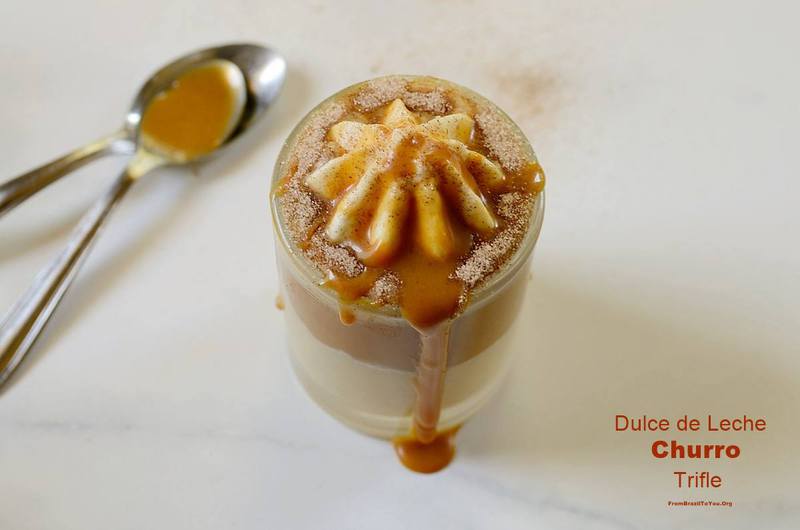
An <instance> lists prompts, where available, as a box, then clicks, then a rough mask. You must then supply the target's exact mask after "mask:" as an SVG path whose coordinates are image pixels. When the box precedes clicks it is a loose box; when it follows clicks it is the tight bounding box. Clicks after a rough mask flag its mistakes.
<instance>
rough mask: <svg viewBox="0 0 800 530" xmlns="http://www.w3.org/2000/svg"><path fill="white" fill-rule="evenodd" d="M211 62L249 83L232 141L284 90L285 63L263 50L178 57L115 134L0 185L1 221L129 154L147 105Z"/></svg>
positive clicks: (245, 47)
mask: <svg viewBox="0 0 800 530" xmlns="http://www.w3.org/2000/svg"><path fill="white" fill-rule="evenodd" d="M211 59H227V60H229V61H231V62H233V63H234V64H236V65H237V66H239V68H241V70H242V72H243V73H244V74H245V76H246V78H247V81H248V90H249V92H250V96H251V97H250V98H248V100H249V101H248V105H249V106H250V107H249V108H247V109H246V115H245V116H244V117H243V120H242V123H241V126H240V127H239V129H240V130H239V131H234V134H233V135H232V136H231V138H230V139H233V138H234V137H235V136H237V135H238V133H239V132H241V131H243V130H245V129H246V128H247V126H248V125H249V124H250V121H252V120H253V119H254V118H255V117H257V116H258V115H259V114H260V113H261V111H263V110H264V109H265V108H266V107H267V106H269V104H270V103H271V102H272V100H273V99H274V98H275V96H276V95H277V93H278V91H279V90H280V87H281V85H282V80H283V77H284V75H285V69H286V64H285V62H284V61H283V59H281V58H280V57H279V56H278V55H277V54H276V53H275V52H273V51H271V50H268V49H266V48H264V47H262V46H257V45H252V44H233V45H228V46H219V47H215V48H208V49H206V50H200V51H198V52H194V53H191V54H189V55H186V56H184V57H181V58H180V59H178V60H176V61H173V62H172V63H170V64H168V65H167V66H165V67H163V68H162V69H161V70H159V71H158V72H156V73H155V74H154V75H153V76H152V77H151V78H150V79H149V80H148V81H147V83H145V84H144V86H142V88H141V89H140V90H139V93H138V94H137V95H136V98H135V99H134V100H133V104H132V105H131V108H130V110H129V111H128V114H127V115H126V116H125V121H124V123H123V125H122V127H121V128H120V129H119V130H118V131H115V132H113V133H111V134H109V135H107V136H104V137H102V138H100V139H99V140H96V141H94V142H91V143H89V144H87V145H85V146H83V147H80V148H78V149H76V150H74V151H72V152H71V153H68V154H66V155H64V156H62V157H60V158H57V159H56V160H53V161H52V162H49V163H47V164H45V165H43V166H41V167H38V168H36V169H33V170H31V171H28V172H27V173H24V174H22V175H20V176H18V177H16V178H13V179H11V180H9V181H7V182H4V183H3V184H0V217H2V216H3V215H4V214H6V213H8V212H9V211H10V210H11V209H13V208H14V207H15V206H17V205H19V204H20V203H21V202H23V201H25V200H26V199H28V198H29V197H30V196H32V195H33V194H35V193H37V192H38V191H40V190H42V189H43V188H45V187H46V186H48V185H50V184H52V183H53V182H55V181H56V180H58V179H60V178H61V177H63V176H64V175H66V174H68V173H70V172H71V171H74V170H75V169H77V168H79V167H81V166H83V165H84V164H86V163H88V162H91V161H92V160H96V159H97V158H100V157H102V156H104V155H109V154H128V155H130V154H133V153H134V152H135V151H136V147H137V141H138V139H137V135H138V128H139V121H140V120H141V118H142V112H144V108H145V106H146V104H147V103H148V102H149V101H150V100H151V99H152V98H153V97H154V96H155V95H156V94H158V93H159V92H161V91H162V90H163V89H164V88H165V87H166V86H168V85H169V83H171V82H172V81H173V80H174V79H175V77H176V75H177V74H179V73H180V72H183V71H184V70H185V69H186V68H187V67H189V66H191V65H194V64H198V63H201V62H204V61H207V60H211Z"/></svg>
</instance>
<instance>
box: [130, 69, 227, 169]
mask: <svg viewBox="0 0 800 530" xmlns="http://www.w3.org/2000/svg"><path fill="white" fill-rule="evenodd" d="M236 102H237V98H236V92H235V91H234V89H233V87H232V86H231V82H230V80H229V79H228V77H227V76H226V72H225V70H224V69H223V68H221V67H220V66H219V65H208V66H201V67H198V68H194V69H192V70H190V71H188V72H187V73H185V74H184V75H182V76H181V77H179V78H178V79H177V80H176V81H175V82H174V83H173V84H172V86H171V87H170V88H169V89H167V90H165V91H164V92H162V93H160V94H158V95H157V96H156V97H155V98H154V99H153V101H152V102H151V103H150V105H148V107H147V109H145V112H144V116H143V117H142V125H141V131H142V134H143V135H144V136H145V138H146V139H149V140H152V141H153V142H154V143H155V144H156V146H157V147H160V148H164V149H168V150H170V151H174V152H177V153H179V154H180V155H182V156H185V157H187V158H189V159H191V158H195V157H197V156H200V155H204V154H206V153H209V152H211V151H213V150H214V149H216V148H217V147H219V146H220V145H221V144H222V142H224V141H225V138H226V136H227V133H228V131H229V129H230V120H231V118H232V115H233V112H234V111H235V108H236Z"/></svg>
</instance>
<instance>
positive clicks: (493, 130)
mask: <svg viewBox="0 0 800 530" xmlns="http://www.w3.org/2000/svg"><path fill="white" fill-rule="evenodd" d="M475 124H476V125H477V126H478V129H479V130H480V132H481V135H482V137H483V142H484V143H485V144H486V148H487V149H488V150H489V154H491V155H492V156H493V157H494V158H495V159H497V161H498V162H500V165H501V166H503V169H505V170H506V171H518V170H519V169H520V168H522V166H523V165H524V164H525V163H526V162H528V158H529V157H528V155H527V153H526V151H527V150H526V145H527V141H526V140H525V138H523V137H522V135H521V134H520V132H519V130H517V128H516V127H514V126H513V125H512V124H511V123H510V121H509V120H508V118H506V117H505V116H503V115H502V114H501V113H500V111H499V110H497V109H490V108H483V109H481V110H480V111H479V112H478V113H477V114H476V115H475Z"/></svg>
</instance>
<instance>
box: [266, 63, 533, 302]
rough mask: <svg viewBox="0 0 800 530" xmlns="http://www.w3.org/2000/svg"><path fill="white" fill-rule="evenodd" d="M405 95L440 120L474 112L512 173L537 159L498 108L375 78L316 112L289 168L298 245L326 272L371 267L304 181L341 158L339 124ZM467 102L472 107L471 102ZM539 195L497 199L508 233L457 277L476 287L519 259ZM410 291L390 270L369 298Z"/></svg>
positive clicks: (290, 219)
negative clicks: (333, 138)
mask: <svg viewBox="0 0 800 530" xmlns="http://www.w3.org/2000/svg"><path fill="white" fill-rule="evenodd" d="M396 98H400V99H401V100H402V101H403V102H404V103H405V104H406V105H407V106H408V107H409V108H410V109H411V110H414V111H416V112H423V113H425V112H427V113H431V114H436V115H442V114H446V113H448V112H453V111H454V109H458V111H459V112H467V110H466V108H470V109H474V110H471V111H470V112H469V114H473V118H474V120H475V124H476V132H477V133H478V140H479V142H480V143H481V144H482V145H483V146H484V148H485V150H486V152H487V153H488V156H489V157H490V158H492V159H494V161H496V162H498V163H499V164H500V165H501V166H502V167H503V169H504V170H506V171H508V172H513V171H517V170H518V169H520V168H522V167H523V166H524V165H525V164H527V163H528V162H530V159H531V154H530V151H529V148H528V144H527V141H526V140H525V138H524V137H522V135H521V133H520V132H519V130H518V129H517V128H516V127H515V126H514V125H513V124H512V123H510V121H509V120H508V118H507V117H506V116H505V115H504V114H503V113H502V112H501V111H499V110H498V109H496V108H494V107H493V106H491V105H488V104H485V103H483V102H478V101H475V100H474V99H473V98H472V97H471V96H469V95H468V94H465V93H463V92H461V91H457V90H452V89H448V88H442V87H439V86H435V85H432V84H428V85H420V86H417V85H416V84H414V85H413V86H412V85H411V84H410V83H409V81H408V80H407V79H406V78H403V77H399V76H393V77H385V78H379V79H375V80H372V81H368V82H367V83H364V84H363V85H362V86H360V87H359V88H358V89H357V91H355V92H354V93H353V94H352V95H351V96H350V97H348V98H346V99H345V100H344V103H341V102H331V103H329V104H327V105H326V106H325V107H323V108H321V109H318V110H317V111H315V113H314V115H313V116H312V117H311V118H310V119H309V120H308V121H307V123H306V124H305V126H304V128H303V130H302V131H301V132H300V133H299V135H298V137H297V140H296V142H295V145H294V146H293V147H292V151H291V155H290V157H289V159H288V162H287V163H285V164H284V166H283V169H282V171H283V172H284V173H283V176H282V178H283V185H282V187H281V190H280V193H279V205H280V208H281V212H282V215H283V218H284V222H285V226H286V229H287V230H288V232H289V234H290V236H291V240H292V241H293V242H294V244H295V245H297V247H298V248H300V249H301V250H302V252H303V253H304V254H305V256H306V257H307V258H308V259H309V260H311V262H313V263H314V264H315V265H316V266H317V267H318V268H319V269H320V270H321V271H322V272H323V273H329V272H332V273H334V274H336V275H340V276H344V277H348V278H352V277H356V276H358V275H359V274H361V273H362V272H364V270H365V267H364V265H363V264H362V263H361V262H360V261H359V260H358V258H357V257H356V256H355V255H354V254H353V253H352V251H351V250H349V249H348V248H346V247H343V246H339V245H334V244H332V243H331V242H330V241H328V240H327V238H326V237H325V235H324V230H323V229H322V226H323V224H324V222H325V220H326V218H327V215H328V208H329V207H328V206H326V205H325V204H324V203H323V202H321V201H320V200H319V199H318V198H317V197H316V196H315V195H314V193H313V192H311V190H309V189H308V188H307V187H306V186H305V184H304V182H303V180H304V178H305V177H306V176H307V175H308V174H309V173H310V172H311V171H313V170H314V169H316V168H317V167H319V166H320V165H322V164H323V163H325V162H326V161H328V160H330V159H331V158H334V157H335V156H337V154H336V147H335V146H334V145H333V144H332V143H330V142H329V141H328V140H327V133H328V130H329V129H330V127H331V126H333V125H334V124H335V123H338V122H339V121H342V120H345V119H356V120H363V114H360V113H364V112H371V111H373V110H376V109H378V108H380V107H381V106H383V105H385V104H387V103H389V102H391V101H392V100H394V99H396ZM465 102H466V105H465ZM534 199H535V196H531V195H529V194H525V193H519V192H511V193H505V194H503V195H500V196H498V197H496V198H495V200H494V201H493V202H494V203H495V211H496V213H497V215H498V216H499V217H500V218H501V219H502V220H503V221H504V223H503V228H502V229H501V230H500V231H499V232H498V233H497V234H496V235H495V236H494V237H493V238H492V239H490V240H487V241H481V242H478V243H477V244H476V245H475V246H474V248H473V249H472V250H471V251H470V253H469V254H468V255H467V256H466V257H465V258H464V259H463V261H462V262H461V264H460V265H459V266H458V267H457V268H456V270H455V271H454V273H453V276H452V277H454V278H457V279H458V280H460V281H462V282H463V283H464V284H465V286H466V287H467V288H468V289H472V288H474V287H475V286H477V285H479V284H480V283H481V282H483V281H485V280H486V279H487V278H489V277H490V276H491V275H492V274H494V273H495V272H496V271H497V270H499V269H500V268H501V267H502V266H503V265H504V264H505V262H506V261H507V260H508V259H509V258H510V257H511V256H512V255H513V253H514V252H515V251H516V250H517V248H518V247H519V245H520V243H521V241H522V239H523V238H524V236H525V234H526V233H527V230H528V225H529V223H530V219H531V215H532V211H533V204H534ZM401 287H402V284H401V280H400V279H399V278H398V277H397V276H396V275H394V274H393V273H391V272H389V271H386V272H384V273H382V274H381V276H379V278H378V279H377V280H376V281H375V283H374V284H373V286H372V287H371V289H370V291H369V292H368V293H367V295H366V298H367V299H368V300H370V301H371V302H373V303H376V304H380V305H394V304H397V301H398V293H399V291H400V289H401Z"/></svg>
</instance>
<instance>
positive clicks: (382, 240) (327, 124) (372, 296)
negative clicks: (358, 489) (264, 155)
mask: <svg viewBox="0 0 800 530" xmlns="http://www.w3.org/2000/svg"><path fill="white" fill-rule="evenodd" d="M391 79H392V78H384V80H380V79H379V80H375V81H374V82H371V83H372V84H371V85H370V84H369V83H368V84H367V87H366V88H365V89H364V90H363V91H361V92H357V93H355V94H349V95H348V96H346V97H343V98H342V99H341V100H340V101H336V102H335V104H334V105H330V106H329V107H328V109H327V111H326V112H323V113H321V115H320V116H321V117H318V119H317V120H316V121H314V120H312V122H311V123H310V124H309V125H307V128H308V130H307V131H305V134H304V135H301V139H300V141H298V145H297V146H296V147H295V153H294V156H292V157H291V158H290V159H289V166H288V168H287V171H286V173H285V174H284V177H283V179H282V181H281V183H280V186H279V187H278V188H277V190H276V195H277V200H278V203H279V204H280V206H279V207H281V208H283V217H284V219H285V220H286V225H287V226H286V228H287V229H288V230H289V232H290V236H291V239H292V240H293V242H294V243H295V244H296V245H297V247H298V248H299V249H300V250H301V251H302V252H303V253H304V254H305V256H306V257H307V258H308V259H309V260H310V261H312V262H313V263H314V264H315V265H316V266H317V267H318V268H319V269H320V270H321V271H322V272H323V273H324V274H325V276H326V277H327V281H325V283H324V286H325V287H327V288H329V289H332V290H333V291H335V292H336V293H337V294H338V296H339V300H340V304H341V307H342V310H341V311H340V318H341V320H342V325H355V324H354V322H355V316H354V313H353V312H352V311H350V310H348V307H349V306H350V305H352V304H356V305H360V306H366V307H369V306H370V305H372V306H393V307H396V308H397V310H398V312H399V314H400V315H402V317H403V318H405V319H406V320H407V321H408V323H409V324H410V325H411V326H413V328H414V329H416V331H417V333H418V334H419V338H420V341H419V344H420V351H419V352H418V355H417V356H416V358H417V362H416V377H415V381H414V384H415V388H416V401H415V403H414V405H413V408H412V411H411V414H412V428H411V431H410V432H408V433H407V434H406V435H403V436H399V437H397V438H396V439H395V440H394V446H395V451H396V454H397V456H398V457H399V459H400V461H401V462H402V463H403V464H404V465H405V466H406V467H408V468H409V469H412V470H414V471H418V472H421V473H431V472H435V471H438V470H440V469H442V468H444V467H446V466H447V464H448V463H449V462H450V461H451V460H452V458H453V456H454V454H455V444H454V438H455V435H456V432H457V431H458V427H455V428H449V429H447V430H445V431H440V430H439V428H438V426H439V417H440V413H441V409H442V396H443V392H444V387H445V374H446V369H447V366H448V349H449V335H450V328H451V323H452V321H453V319H454V318H456V317H457V316H458V314H459V313H460V312H461V311H462V310H463V309H464V308H465V307H466V306H467V305H468V304H469V299H470V293H471V290H472V289H473V288H474V287H476V286H478V285H480V283H481V282H482V281H483V280H484V279H486V278H487V277H489V276H490V275H491V274H493V273H495V272H496V271H498V270H499V269H500V268H501V267H502V266H503V264H504V263H505V262H506V261H507V260H508V259H509V257H510V256H511V255H513V253H514V252H515V250H516V249H517V248H518V246H519V244H520V242H521V240H522V238H523V237H524V235H525V233H526V231H527V228H528V223H529V221H530V217H531V212H532V204H533V200H534V198H535V197H536V195H537V194H538V193H539V192H540V191H541V190H542V188H543V185H544V175H543V173H542V171H541V168H540V167H539V165H538V164H537V163H536V161H535V160H531V159H529V157H528V155H527V151H526V150H525V149H523V148H522V147H521V145H522V142H524V139H520V138H517V137H516V136H515V134H516V133H515V132H514V131H515V129H513V126H512V125H510V124H509V122H508V118H507V117H505V116H504V115H502V114H500V113H499V111H497V110H496V109H494V108H493V107H492V108H486V107H481V106H480V105H479V104H478V103H477V102H475V101H474V100H470V99H469V98H468V97H465V96H464V94H461V93H458V91H457V90H456V89H455V88H453V85H450V84H447V85H442V86H437V85H436V83H435V80H434V81H433V82H432V81H431V80H426V82H425V83H423V84H422V85H420V86H414V85H413V83H412V82H405V84H402V82H398V81H397V80H396V79H395V80H393V81H390V80H391ZM381 81H383V82H384V83H385V84H384V85H381V84H380V82H381ZM514 138H517V140H516V141H518V142H519V143H518V144H515V143H514V141H515V140H514ZM387 340H390V339H387Z"/></svg>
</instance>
